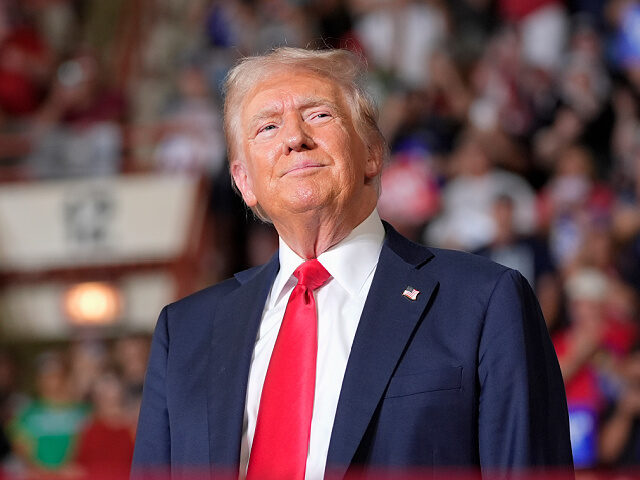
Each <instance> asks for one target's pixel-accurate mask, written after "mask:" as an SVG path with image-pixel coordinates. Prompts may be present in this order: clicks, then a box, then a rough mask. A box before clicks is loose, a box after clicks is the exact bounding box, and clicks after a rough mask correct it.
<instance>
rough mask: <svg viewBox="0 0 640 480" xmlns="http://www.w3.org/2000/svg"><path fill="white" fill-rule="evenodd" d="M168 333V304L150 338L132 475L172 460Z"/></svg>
mask: <svg viewBox="0 0 640 480" xmlns="http://www.w3.org/2000/svg"><path fill="white" fill-rule="evenodd" d="M168 349H169V333H168V329H167V307H165V308H164V309H163V310H162V312H161V313H160V317H159V318H158V323H157V325H156V329H155V332H154V334H153V339H152V342H151V354H150V356H149V365H148V367H147V374H146V377H145V382H144V390H143V393H142V405H141V407H140V417H139V419H138V429H137V433H136V445H135V450H134V454H133V465H132V474H133V475H132V476H133V477H141V476H142V474H143V473H160V470H161V469H164V468H167V467H168V465H169V464H170V460H171V456H170V455H171V441H170V438H169V415H168V411H167V398H166V371H167V352H168Z"/></svg>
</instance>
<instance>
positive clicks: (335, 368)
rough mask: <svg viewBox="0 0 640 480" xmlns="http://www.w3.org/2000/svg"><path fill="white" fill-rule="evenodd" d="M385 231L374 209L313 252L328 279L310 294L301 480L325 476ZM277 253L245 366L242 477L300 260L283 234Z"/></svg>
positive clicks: (312, 479)
mask: <svg viewBox="0 0 640 480" xmlns="http://www.w3.org/2000/svg"><path fill="white" fill-rule="evenodd" d="M384 235H385V232H384V227H383V225H382V222H381V221H380V217H379V216H378V212H377V211H376V210H374V211H373V212H372V213H371V215H369V217H367V219H366V220H365V221H363V222H362V223H361V224H360V225H358V226H357V227H356V228H355V229H353V231H352V232H351V233H350V234H349V235H348V236H347V237H346V238H345V239H344V240H342V241H341V242H340V243H338V244H337V245H335V246H333V247H332V248H330V249H329V250H327V251H326V252H324V253H322V254H320V256H319V257H318V261H319V262H320V263H321V264H322V265H323V266H324V268H326V269H327V271H328V272H329V273H330V274H331V278H330V279H329V281H328V282H327V283H325V284H324V285H323V286H322V287H320V288H319V289H317V290H316V291H315V293H314V295H315V298H316V305H317V309H318V357H317V364H316V388H315V395H314V401H313V417H312V420H311V438H310V443H309V453H308V454H307V469H306V475H305V478H306V480H316V479H321V478H323V476H324V470H325V465H326V462H327V453H328V451H329V441H330V439H331V430H332V428H333V420H334V417H335V414H336V408H337V406H338V397H339V395H340V389H341V387H342V378H343V377H344V372H345V369H346V366H347V360H348V358H349V352H350V351H351V345H352V343H353V338H354V336H355V334H356V329H357V327H358V322H359V321H360V315H361V314H362V309H363V308H364V303H365V300H366V298H367V295H368V293H369V288H370V287H371V281H372V280H373V274H374V273H375V270H376V266H377V264H378V257H379V256H380V250H381V249H382V243H383V241H384ZM279 258H280V270H279V271H278V274H277V276H276V278H275V280H274V282H273V285H272V286H271V291H270V293H269V296H268V298H267V301H266V303H265V308H264V312H263V314H262V321H261V323H260V329H259V331H258V338H257V340H256V344H255V347H254V350H253V357H252V359H251V368H250V370H249V382H248V385H247V399H246V404H245V410H244V424H243V433H242V446H241V453H240V476H241V477H243V478H244V477H245V476H246V471H247V465H248V462H249V452H250V451H251V445H252V442H253V435H254V431H255V428H256V420H257V417H258V407H259V405H260V395H261V394H262V385H263V383H264V379H265V376H266V373H267V367H268V366H269V360H270V359H271V353H272V351H273V346H274V345H275V342H276V337H277V336H278V331H279V329H280V324H281V323H282V318H283V317H284V311H285V308H286V306H287V302H288V300H289V295H290V294H291V291H292V290H293V288H294V287H295V285H296V283H297V279H296V278H295V277H294V276H293V272H294V270H295V269H296V268H297V267H298V266H299V265H300V264H301V263H303V262H304V261H305V260H304V259H303V258H300V257H299V256H298V255H297V254H296V253H295V252H294V251H293V250H291V248H289V246H288V245H287V244H286V243H285V242H284V241H283V240H282V238H281V239H280V250H279ZM282 408H287V405H282Z"/></svg>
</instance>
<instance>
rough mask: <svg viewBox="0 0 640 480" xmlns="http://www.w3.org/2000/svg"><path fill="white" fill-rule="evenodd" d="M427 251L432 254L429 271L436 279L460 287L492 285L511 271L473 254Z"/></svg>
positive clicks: (439, 249)
mask: <svg viewBox="0 0 640 480" xmlns="http://www.w3.org/2000/svg"><path fill="white" fill-rule="evenodd" d="M429 250H431V251H432V252H433V258H432V259H431V261H430V262H429V267H430V271H432V272H434V273H436V274H437V275H438V278H448V279H451V281H453V282H459V283H460V284H461V285H470V286H478V285H492V284H495V282H496V281H497V280H498V279H499V278H500V277H501V276H502V275H503V274H504V273H505V272H507V271H511V270H512V269H510V268H508V267H505V266H504V265H500V264H499V263H496V262H494V261H492V260H489V259H488V258H486V257H482V256H480V255H476V254H473V253H468V252H463V251H459V250H448V249H443V248H432V247H429Z"/></svg>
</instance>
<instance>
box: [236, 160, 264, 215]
mask: <svg viewBox="0 0 640 480" xmlns="http://www.w3.org/2000/svg"><path fill="white" fill-rule="evenodd" d="M231 176H232V177H233V181H234V182H235V184H236V187H238V190H240V194H241V195H242V199H243V200H244V203H246V204H247V207H249V208H253V207H255V206H256V205H257V204H258V199H257V198H256V196H255V195H254V194H253V185H252V182H251V178H250V176H249V172H247V167H246V165H245V164H244V162H242V161H239V160H236V161H235V162H233V164H232V165H231Z"/></svg>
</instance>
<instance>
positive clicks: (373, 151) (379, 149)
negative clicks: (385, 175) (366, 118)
mask: <svg viewBox="0 0 640 480" xmlns="http://www.w3.org/2000/svg"><path fill="white" fill-rule="evenodd" d="M368 150H369V152H368V153H369V155H368V156H367V160H366V163H365V166H364V174H365V176H366V177H367V178H369V179H371V178H375V177H377V176H378V175H380V172H381V171H382V164H383V163H384V145H377V144H373V145H369V147H368Z"/></svg>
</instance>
